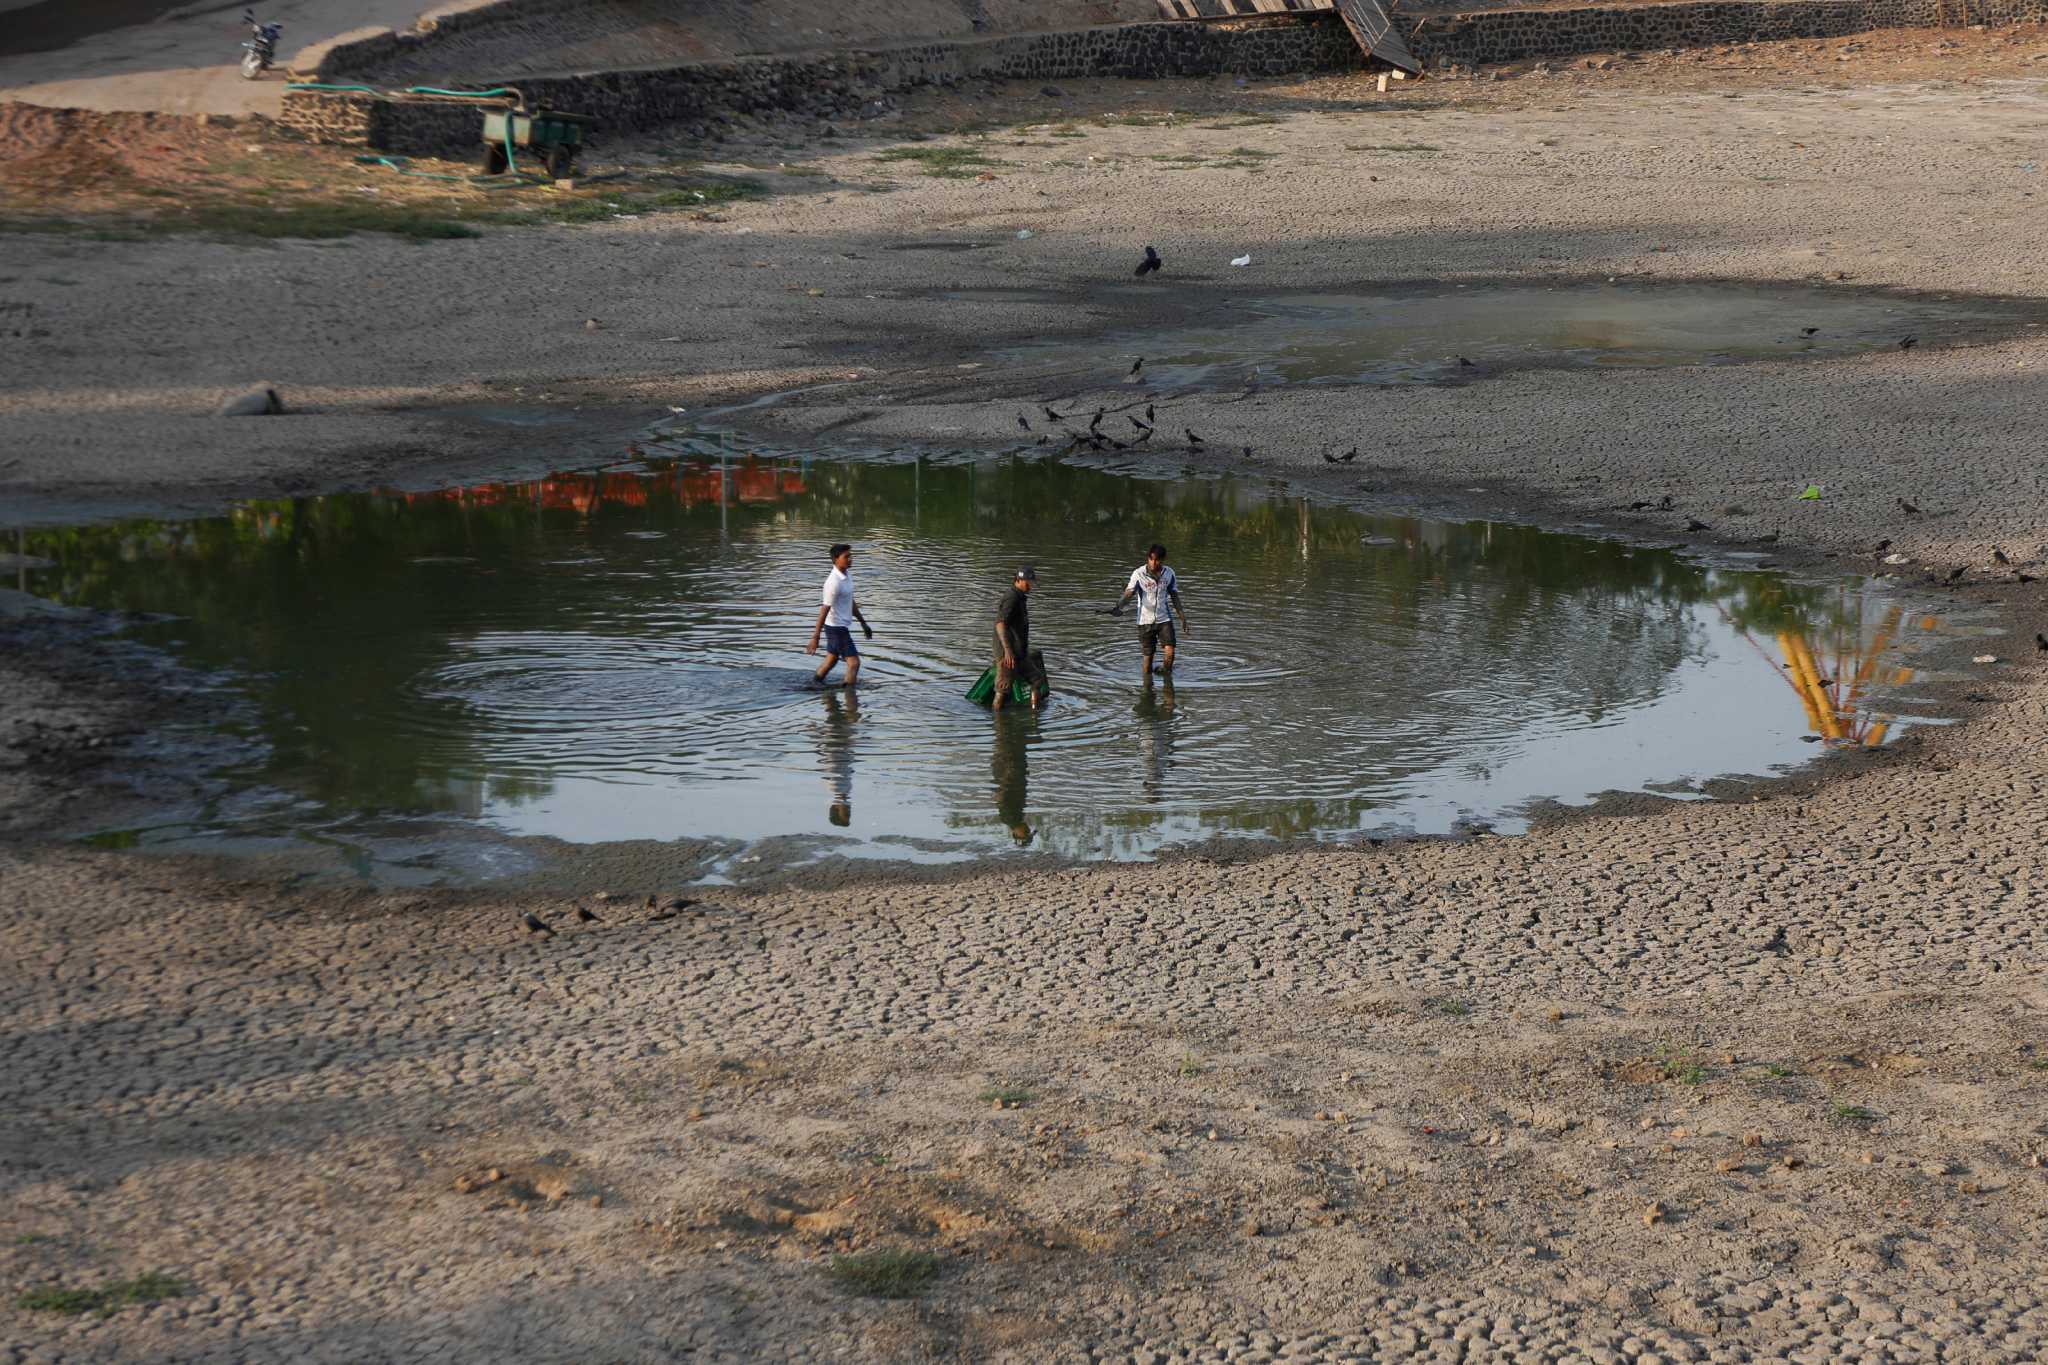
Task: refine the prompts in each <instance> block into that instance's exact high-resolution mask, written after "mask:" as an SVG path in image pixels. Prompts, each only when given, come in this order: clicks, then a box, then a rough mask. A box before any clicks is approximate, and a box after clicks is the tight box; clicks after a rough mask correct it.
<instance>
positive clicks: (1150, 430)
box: [1131, 427, 1156, 446]
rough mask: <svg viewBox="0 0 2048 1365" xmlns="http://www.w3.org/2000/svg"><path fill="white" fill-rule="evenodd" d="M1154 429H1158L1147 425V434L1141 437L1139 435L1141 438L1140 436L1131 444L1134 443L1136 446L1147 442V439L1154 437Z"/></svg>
mask: <svg viewBox="0 0 2048 1365" xmlns="http://www.w3.org/2000/svg"><path fill="white" fill-rule="evenodd" d="M1154 430H1156V428H1153V427H1146V428H1145V434H1144V435H1143V436H1140V437H1139V438H1138V439H1137V440H1135V441H1133V442H1131V444H1132V445H1134V446H1141V445H1143V444H1145V442H1147V441H1149V440H1151V439H1152V433H1153V431H1154Z"/></svg>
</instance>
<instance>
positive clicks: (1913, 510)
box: [1899, 498, 1920, 517]
mask: <svg viewBox="0 0 2048 1365" xmlns="http://www.w3.org/2000/svg"><path fill="white" fill-rule="evenodd" d="M1899 510H1900V511H1901V512H1904V513H1905V514H1906V515H1907V516H1909V517H1917V516H1919V515H1920V509H1919V508H1917V507H1915V506H1914V505H1913V504H1912V503H1910V502H1907V501H1906V500H1905V499H1904V498H1900V499H1899Z"/></svg>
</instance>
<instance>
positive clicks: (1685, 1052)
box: [1657, 1044, 1707, 1085]
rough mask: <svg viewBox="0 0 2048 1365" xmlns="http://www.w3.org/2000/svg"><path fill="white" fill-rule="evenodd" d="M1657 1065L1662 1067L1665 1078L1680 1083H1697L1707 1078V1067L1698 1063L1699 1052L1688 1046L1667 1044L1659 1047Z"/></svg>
mask: <svg viewBox="0 0 2048 1365" xmlns="http://www.w3.org/2000/svg"><path fill="white" fill-rule="evenodd" d="M1657 1065H1658V1066H1659V1067H1660V1068H1662V1069H1663V1072H1664V1079H1665V1080H1667V1081H1677V1082H1678V1083H1679V1084H1681V1085H1698V1084H1699V1083H1700V1082H1701V1081H1704V1080H1705V1079H1706V1078H1707V1069H1706V1067H1704V1066H1702V1065H1700V1058H1699V1053H1697V1052H1695V1051H1694V1050H1693V1049H1691V1048H1689V1047H1672V1046H1669V1045H1668V1044H1667V1045H1665V1046H1662V1047H1659V1048H1658V1049H1657Z"/></svg>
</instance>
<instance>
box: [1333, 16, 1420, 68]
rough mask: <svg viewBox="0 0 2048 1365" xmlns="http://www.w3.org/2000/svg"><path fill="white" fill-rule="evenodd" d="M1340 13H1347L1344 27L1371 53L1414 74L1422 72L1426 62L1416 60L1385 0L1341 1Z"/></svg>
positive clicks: (1389, 64)
mask: <svg viewBox="0 0 2048 1365" xmlns="http://www.w3.org/2000/svg"><path fill="white" fill-rule="evenodd" d="M1337 13H1339V14H1341V15H1343V16H1344V26H1345V27H1346V28H1348V29H1350V30H1351V36H1352V37H1354V38H1356V39H1358V45H1359V46H1360V47H1362V48H1364V49H1365V51H1366V52H1367V54H1369V55H1371V56H1374V57H1377V58H1379V59H1380V60H1381V61H1383V62H1385V63H1386V64H1387V65H1388V66H1395V67H1399V68H1400V69H1401V70H1403V71H1406V72H1409V73H1410V74H1412V75H1416V76H1420V75H1421V74H1422V63H1420V62H1418V61H1416V60H1415V54H1413V53H1412V52H1410V51H1409V50H1408V44H1407V43H1406V42H1405V41H1403V39H1402V37H1401V34H1400V32H1399V30H1397V29H1396V28H1395V27H1394V16H1393V15H1392V14H1391V13H1389V12H1388V10H1387V6H1386V2H1385V0H1337Z"/></svg>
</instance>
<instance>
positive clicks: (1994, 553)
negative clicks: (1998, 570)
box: [1991, 545, 2012, 564]
mask: <svg viewBox="0 0 2048 1365" xmlns="http://www.w3.org/2000/svg"><path fill="white" fill-rule="evenodd" d="M1991 561H1992V562H1993V563H1994V564H2010V563H2012V560H2010V559H2008V558H2007V557H2006V553H2005V551H2003V550H2001V549H1999V548H1998V547H1997V546H1996V545H1994V546H1992V547H1991Z"/></svg>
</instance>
